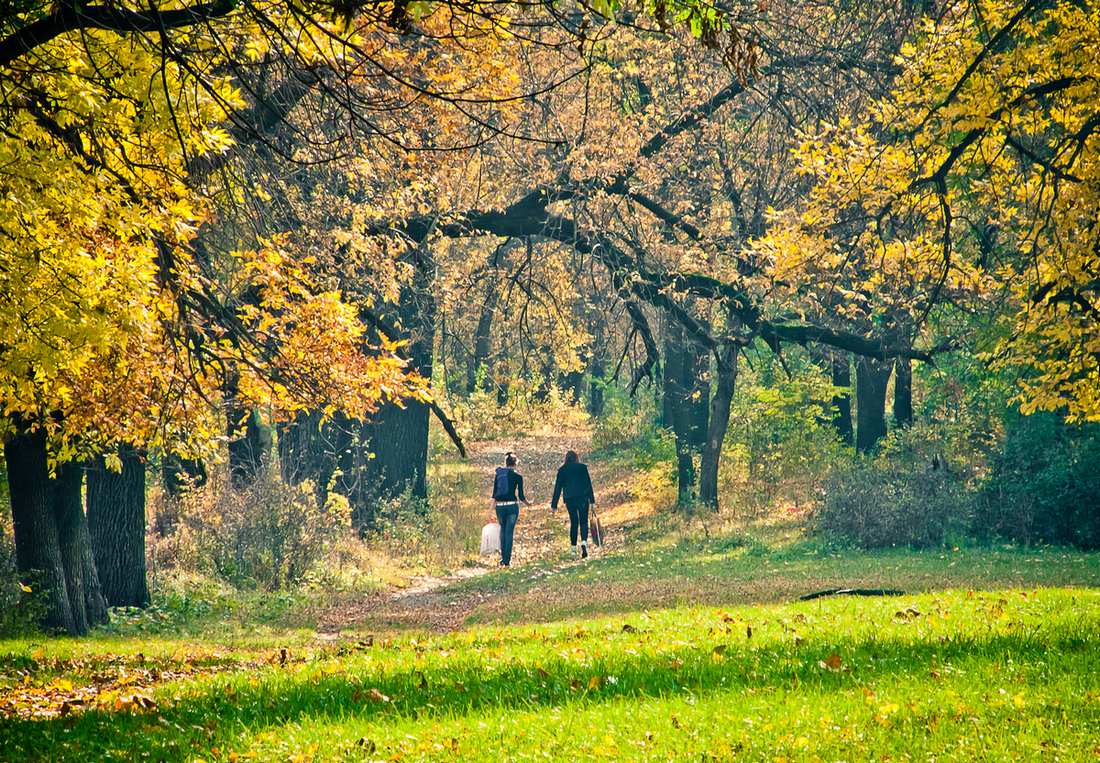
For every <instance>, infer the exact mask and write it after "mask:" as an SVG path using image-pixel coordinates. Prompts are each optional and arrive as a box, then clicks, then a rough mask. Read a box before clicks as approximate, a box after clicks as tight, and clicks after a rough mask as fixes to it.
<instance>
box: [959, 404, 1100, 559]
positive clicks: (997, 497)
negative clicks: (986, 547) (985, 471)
mask: <svg viewBox="0 0 1100 763" xmlns="http://www.w3.org/2000/svg"><path fill="white" fill-rule="evenodd" d="M1098 468H1100V426H1097V425H1095V424H1092V425H1085V426H1073V425H1070V424H1066V423H1065V422H1064V421H1062V419H1061V417H1059V416H1057V415H1055V414H1051V413H1037V414H1034V415H1031V416H1022V415H1019V414H1014V415H1013V416H1011V417H1010V418H1009V419H1008V420H1007V421H1006V422H1005V437H1004V442H1003V443H1002V445H1001V447H1000V449H999V450H998V451H997V452H996V453H995V455H994V456H993V458H992V459H991V464H990V471H989V475H988V477H987V478H986V479H985V480H984V483H983V485H982V490H981V499H980V501H979V504H978V513H977V515H976V516H975V520H974V526H973V530H974V532H975V534H977V535H979V536H991V535H993V536H999V537H1002V538H1007V539H1010V540H1015V541H1019V542H1022V543H1053V544H1063V545H1073V546H1080V547H1082V548H1100V472H1098Z"/></svg>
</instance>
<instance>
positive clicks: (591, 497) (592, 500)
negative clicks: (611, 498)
mask: <svg viewBox="0 0 1100 763" xmlns="http://www.w3.org/2000/svg"><path fill="white" fill-rule="evenodd" d="M584 481H585V483H586V484H587V485H588V502H589V503H590V504H592V505H593V506H595V505H596V494H595V493H594V492H593V491H592V475H590V474H589V473H588V466H587V465H585V467H584Z"/></svg>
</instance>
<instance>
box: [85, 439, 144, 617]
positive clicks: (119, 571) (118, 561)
mask: <svg viewBox="0 0 1100 763" xmlns="http://www.w3.org/2000/svg"><path fill="white" fill-rule="evenodd" d="M119 458H120V459H121V461H122V471H121V472H113V471H111V470H110V469H108V468H107V465H106V462H105V460H104V459H103V457H102V456H101V457H100V458H98V459H96V462H95V464H94V465H93V466H92V467H91V468H89V470H88V531H89V534H90V535H91V539H92V551H93V553H94V555H95V563H96V569H98V570H99V582H100V585H102V587H103V596H104V598H106V600H107V603H108V604H110V605H111V606H113V607H144V606H146V605H147V604H148V603H149V588H148V585H147V583H146V577H145V460H144V458H143V457H142V454H141V453H139V452H138V451H137V450H136V449H135V448H133V447H131V446H128V445H126V446H122V447H121V448H120V449H119Z"/></svg>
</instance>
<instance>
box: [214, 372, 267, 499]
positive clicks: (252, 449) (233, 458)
mask: <svg viewBox="0 0 1100 763" xmlns="http://www.w3.org/2000/svg"><path fill="white" fill-rule="evenodd" d="M238 385H239V378H238V374H237V371H236V369H235V368H233V367H230V368H229V369H227V371H226V376H225V380H224V383H223V388H222V395H223V399H224V401H225V433H226V436H227V437H228V439H229V484H230V485H231V486H232V487H233V489H234V490H244V489H247V488H248V487H250V486H252V484H253V483H255V482H256V478H257V477H259V475H260V471H261V470H262V469H263V468H264V463H265V461H266V460H267V459H268V454H269V453H270V451H271V444H272V437H271V432H270V431H268V428H267V427H266V426H265V425H264V423H263V420H262V419H261V417H260V412H259V411H257V410H255V409H250V408H245V406H244V405H243V404H242V403H241V401H240V398H239V396H238Z"/></svg>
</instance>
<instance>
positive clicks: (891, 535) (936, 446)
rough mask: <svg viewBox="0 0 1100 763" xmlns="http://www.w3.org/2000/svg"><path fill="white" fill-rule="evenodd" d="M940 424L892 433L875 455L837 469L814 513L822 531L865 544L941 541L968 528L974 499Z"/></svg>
mask: <svg viewBox="0 0 1100 763" xmlns="http://www.w3.org/2000/svg"><path fill="white" fill-rule="evenodd" d="M945 441H946V438H945V437H944V435H943V433H942V430H938V429H936V428H934V427H929V426H915V427H912V428H910V429H904V430H900V431H898V432H894V433H893V434H892V435H891V436H890V437H889V438H887V441H886V442H885V443H884V444H883V447H882V450H881V452H880V453H879V454H878V455H877V456H874V457H868V458H861V459H858V460H856V461H853V462H850V463H848V464H842V465H839V466H838V467H836V468H835V469H834V471H833V472H832V474H831V475H830V477H829V479H828V481H827V482H826V485H825V496H824V500H823V501H822V503H821V505H820V506H819V507H818V509H817V511H816V513H815V517H814V519H815V523H816V527H817V529H818V531H819V532H822V533H824V534H825V535H826V536H831V537H833V538H835V539H838V540H842V541H846V542H850V543H854V544H856V545H858V546H860V547H862V548H887V547H891V546H909V547H912V548H930V547H936V546H941V545H943V544H944V543H946V542H948V541H950V540H953V539H955V538H957V537H959V536H961V535H962V534H963V533H965V532H966V530H967V529H968V527H969V526H970V522H971V515H972V512H973V500H972V496H971V494H970V493H969V492H968V490H967V479H966V477H967V475H966V473H965V471H963V469H962V465H961V464H959V463H955V464H951V463H949V462H948V461H947V459H946V458H945V455H944V454H945V452H946V451H945V449H944V444H945Z"/></svg>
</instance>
